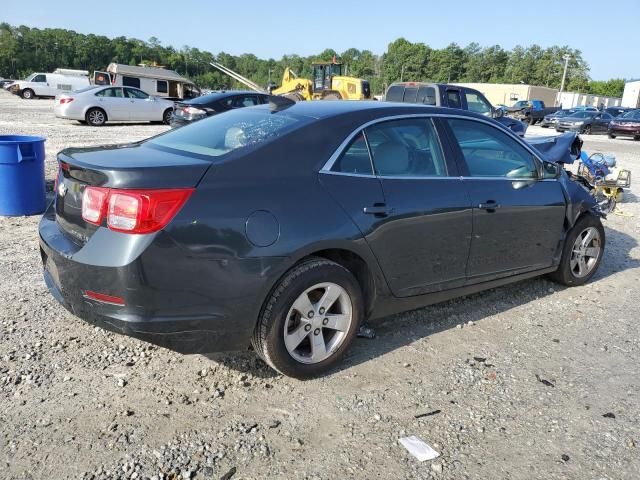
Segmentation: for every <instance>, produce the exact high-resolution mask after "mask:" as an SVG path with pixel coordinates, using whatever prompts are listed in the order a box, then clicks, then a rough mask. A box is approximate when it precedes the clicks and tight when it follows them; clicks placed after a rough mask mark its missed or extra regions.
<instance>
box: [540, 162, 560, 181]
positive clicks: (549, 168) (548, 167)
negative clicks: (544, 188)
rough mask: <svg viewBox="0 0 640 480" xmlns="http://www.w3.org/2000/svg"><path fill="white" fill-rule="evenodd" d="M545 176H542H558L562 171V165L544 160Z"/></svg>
mask: <svg viewBox="0 0 640 480" xmlns="http://www.w3.org/2000/svg"><path fill="white" fill-rule="evenodd" d="M542 170H543V176H542V178H543V179H545V178H558V177H560V174H561V173H562V167H561V166H560V165H559V164H557V163H554V162H543V165H542Z"/></svg>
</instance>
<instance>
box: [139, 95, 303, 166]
mask: <svg viewBox="0 0 640 480" xmlns="http://www.w3.org/2000/svg"><path fill="white" fill-rule="evenodd" d="M310 121H311V119H310V118H309V117H304V116H300V115H293V114H290V113H287V112H286V111H279V112H275V113H272V112H271V110H270V109H269V108H268V107H256V108H238V109H235V110H230V111H228V112H226V113H225V114H224V115H214V116H212V117H209V118H206V119H203V120H200V121H198V122H195V123H193V124H192V125H189V127H188V128H178V129H175V130H171V131H169V132H168V133H165V134H163V135H159V136H157V137H154V138H152V139H150V140H148V141H147V143H149V144H150V145H156V146H159V147H166V148H170V149H173V150H178V151H181V152H187V153H193V154H198V155H205V156H209V157H220V156H222V155H225V154H227V153H230V152H232V151H233V150H237V149H240V148H248V147H251V146H257V145H260V144H264V143H267V142H270V141H272V140H275V139H277V138H279V137H282V136H284V135H286V134H287V133H289V132H291V131H293V130H295V129H297V128H300V127H302V126H304V125H306V124H307V123H309V122H310Z"/></svg>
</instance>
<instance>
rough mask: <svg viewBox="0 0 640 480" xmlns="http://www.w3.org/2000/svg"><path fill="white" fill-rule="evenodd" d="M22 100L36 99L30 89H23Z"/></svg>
mask: <svg viewBox="0 0 640 480" xmlns="http://www.w3.org/2000/svg"><path fill="white" fill-rule="evenodd" d="M21 96H22V98H23V99H25V100H33V99H34V98H36V94H35V92H34V91H33V90H31V89H30V88H25V89H24V90H23V91H22V95H21Z"/></svg>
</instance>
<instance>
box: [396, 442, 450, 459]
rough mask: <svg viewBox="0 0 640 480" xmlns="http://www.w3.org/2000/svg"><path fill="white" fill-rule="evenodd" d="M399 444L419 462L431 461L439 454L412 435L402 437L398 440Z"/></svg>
mask: <svg viewBox="0 0 640 480" xmlns="http://www.w3.org/2000/svg"><path fill="white" fill-rule="evenodd" d="M398 441H399V442H400V444H401V445H402V446H403V447H404V448H406V449H407V450H408V451H409V453H410V454H411V455H413V456H414V457H416V458H417V459H418V460H419V461H420V462H424V461H425V460H433V459H434V458H438V457H439V456H440V454H439V453H438V452H436V451H435V450H434V449H433V448H431V446H430V445H428V444H426V443H425V442H423V441H422V439H421V438H419V437H416V436H414V435H412V436H410V437H403V438H401V439H399V440H398Z"/></svg>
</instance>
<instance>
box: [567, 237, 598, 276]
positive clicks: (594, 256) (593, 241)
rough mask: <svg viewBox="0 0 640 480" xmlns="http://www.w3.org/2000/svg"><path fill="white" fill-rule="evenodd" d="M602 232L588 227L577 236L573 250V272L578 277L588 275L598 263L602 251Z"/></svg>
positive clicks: (571, 263) (571, 262)
mask: <svg viewBox="0 0 640 480" xmlns="http://www.w3.org/2000/svg"><path fill="white" fill-rule="evenodd" d="M601 245H602V242H601V239H600V232H598V229H597V228H595V227H587V228H585V229H584V230H583V231H582V232H580V235H578V237H577V238H576V241H575V243H574V244H573V248H572V250H571V261H570V265H571V272H572V273H573V275H574V276H575V277H576V278H582V277H586V276H587V275H589V273H591V271H592V270H593V269H594V267H595V266H596V265H597V263H598V258H600V252H601V251H602V246H601Z"/></svg>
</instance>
